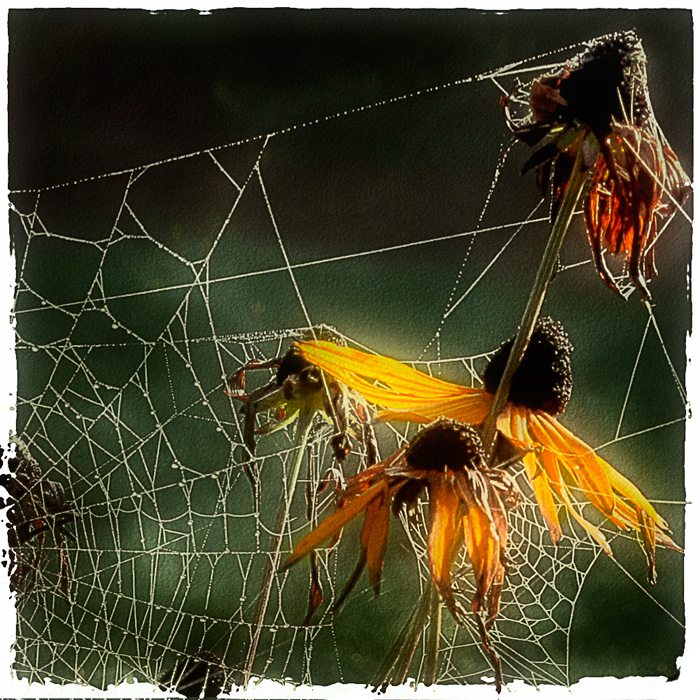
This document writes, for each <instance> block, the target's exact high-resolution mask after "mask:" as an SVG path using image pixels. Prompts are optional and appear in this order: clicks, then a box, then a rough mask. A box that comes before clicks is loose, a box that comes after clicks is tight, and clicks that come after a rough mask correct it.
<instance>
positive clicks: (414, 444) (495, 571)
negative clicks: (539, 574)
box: [281, 419, 519, 687]
mask: <svg viewBox="0 0 700 700" xmlns="http://www.w3.org/2000/svg"><path fill="white" fill-rule="evenodd" d="M423 490H427V493H428V503H429V506H428V508H429V532H428V547H427V549H428V560H429V568H430V575H431V578H432V581H433V583H434V585H435V588H436V589H437V590H438V592H439V593H440V595H441V596H442V598H443V600H444V601H445V604H446V605H447V608H448V609H449V610H450V612H451V614H452V615H453V617H454V618H455V619H456V620H457V622H460V623H461V621H462V620H461V617H462V616H463V615H464V614H465V612H464V610H463V609H462V608H461V607H460V606H459V604H458V603H457V601H456V600H455V596H454V592H453V589H452V581H451V570H452V566H453V564H454V562H455V559H456V558H457V555H458V553H459V551H460V549H461V548H462V547H463V546H466V549H467V554H468V556H469V560H470V561H471V564H472V568H473V572H474V579H475V584H476V592H475V594H474V597H473V599H472V603H471V607H472V610H473V612H474V613H475V616H476V619H477V622H478V625H479V629H480V633H481V639H482V644H483V646H484V649H485V650H486V652H487V653H488V654H489V656H490V657H491V659H492V661H493V663H494V669H495V671H496V685H497V687H500V683H501V672H500V662H499V659H498V657H497V655H496V654H495V653H494V651H493V649H492V648H491V646H490V643H489V639H488V635H487V628H488V626H489V625H490V623H492V622H493V620H494V619H495V618H496V616H497V615H498V611H499V609H500V604H501V589H502V587H503V582H504V578H505V574H506V548H507V542H508V521H507V517H506V512H507V511H508V510H510V509H512V508H514V507H516V506H517V505H518V503H519V491H518V489H517V486H516V485H515V482H514V481H513V479H512V477H511V476H510V475H509V474H508V473H507V472H506V471H505V470H503V469H498V468H496V469H489V468H487V466H486V456H485V454H484V450H483V448H482V445H481V438H480V435H479V432H478V431H477V430H476V429H475V428H474V427H472V426H469V425H465V424H463V423H458V422H456V421H451V420H447V419H440V420H437V421H435V422H434V423H432V424H431V425H430V426H428V427H426V428H424V429H423V430H421V431H420V432H419V433H418V434H417V435H416V436H415V437H414V438H413V440H412V441H411V443H410V444H409V445H408V447H407V448H403V449H401V450H399V451H398V452H397V453H395V454H394V455H392V456H391V457H390V458H388V459H386V460H384V461H383V462H381V463H380V464H377V465H376V466H374V467H370V468H369V469H366V470H365V471H363V472H360V473H359V474H358V475H357V476H354V477H351V478H349V479H348V482H347V487H346V488H345V489H344V490H343V491H342V492H341V493H340V495H339V498H338V501H337V508H336V510H335V512H334V513H333V514H332V515H330V516H329V517H328V518H326V519H325V520H324V521H323V522H321V523H320V525H318V527H316V528H315V529H314V530H313V531H312V532H310V533H309V534H308V535H306V537H304V538H303V539H302V540H301V541H300V542H299V543H298V544H297V545H296V547H295V548H294V550H293V552H292V553H291V554H290V555H289V556H288V557H287V559H286V561H285V562H284V564H283V565H282V567H281V568H282V570H284V569H287V568H289V567H290V566H292V565H293V564H295V563H297V562H298V561H300V560H301V559H303V558H304V557H305V556H307V555H308V554H311V553H312V552H314V551H315V550H316V549H317V548H318V547H321V546H322V545H324V544H326V543H327V542H332V541H334V540H335V539H336V538H337V536H338V535H339V534H340V531H341V530H342V529H343V528H344V527H345V526H346V525H347V524H348V523H349V522H350V521H351V520H353V519H354V518H356V517H358V516H359V515H360V514H361V513H364V523H363V526H362V531H361V533H360V557H359V561H358V563H357V566H356V568H355V571H354V572H353V574H352V576H351V577H350V580H349V581H348V584H347V586H346V587H345V590H344V591H343V592H342V593H341V595H340V597H339V599H338V601H337V602H336V606H335V607H336V608H337V607H338V606H339V605H340V604H341V603H342V602H343V601H344V600H345V598H346V597H347V595H348V593H349V592H350V591H351V590H352V588H353V587H354V586H355V584H356V583H357V581H358V579H359V578H360V576H361V574H362V572H363V571H364V569H365V568H367V570H368V575H369V582H370V584H371V586H372V588H373V589H374V591H375V592H376V593H377V594H379V589H380V585H381V578H382V571H383V568H384V557H385V554H386V547H387V539H388V534H389V521H390V514H391V511H393V512H394V514H398V513H399V511H400V510H401V508H402V507H403V506H404V505H408V506H411V505H413V504H415V503H416V502H417V499H418V496H419V495H420V493H421V492H422V491H423ZM481 611H485V612H486V614H487V621H486V623H484V622H483V621H482V619H481V617H480V613H481Z"/></svg>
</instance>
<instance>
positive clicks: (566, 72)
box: [505, 31, 691, 299]
mask: <svg viewBox="0 0 700 700" xmlns="http://www.w3.org/2000/svg"><path fill="white" fill-rule="evenodd" d="M520 89H521V87H520V86H519V85H518V86H516V92H518V91H519V90H520ZM527 98H528V99H527V102H528V103H529V109H530V111H529V114H528V115H527V116H526V117H525V118H523V119H514V118H513V117H512V116H511V114H510V105H511V104H512V101H511V100H510V98H509V99H508V100H506V101H505V103H506V105H507V107H508V110H507V113H506V114H507V120H508V123H509V126H510V127H511V128H512V129H513V131H514V134H515V137H516V138H517V139H518V140H520V141H523V142H524V143H526V144H527V145H529V146H538V147H539V148H538V150H537V151H536V152H535V153H534V154H533V155H532V156H531V157H530V158H529V159H528V161H527V162H526V163H525V165H524V167H523V172H527V171H528V170H531V169H535V170H536V173H537V183H538V186H539V188H540V190H541V192H542V194H543V196H544V195H545V194H546V193H547V191H548V190H551V195H552V218H553V219H554V218H555V217H556V214H557V212H558V210H559V206H560V204H561V201H562V199H563V196H564V193H565V192H566V190H567V188H568V186H569V181H570V178H571V175H572V171H573V168H574V167H575V163H577V162H578V163H580V165H579V166H578V167H581V168H583V169H584V170H590V172H591V173H592V174H591V181H590V188H589V191H588V195H587V196H586V200H585V202H584V211H585V221H586V229H587V232H588V238H589V242H590V244H591V250H592V252H593V260H594V263H595V265H596V268H597V270H598V272H599V274H600V276H601V277H602V279H603V280H604V281H605V283H606V284H607V285H608V286H609V287H610V288H611V289H613V290H615V291H616V292H618V293H622V292H621V287H620V285H619V284H618V282H617V281H616V280H615V279H614V277H613V275H612V273H611V272H610V270H609V268H608V266H607V263H606V260H605V253H606V252H607V253H608V254H609V255H612V256H619V257H621V258H622V259H623V263H624V265H625V268H626V273H627V275H628V277H629V280H630V282H631V283H632V284H633V285H634V286H635V287H636V288H637V289H638V290H639V291H640V293H641V295H642V297H643V298H645V299H646V298H648V296H649V294H648V289H647V284H646V283H647V281H648V280H649V279H651V278H652V277H653V276H655V275H656V267H655V264H654V248H655V244H656V239H657V237H658V225H659V221H660V220H668V219H669V218H670V217H671V216H672V215H673V214H674V213H675V211H676V209H677V207H679V206H682V205H683V203H684V202H685V201H686V199H687V198H688V196H689V195H690V191H691V189H690V183H689V179H688V176H687V175H686V174H685V172H684V171H683V169H682V167H681V165H680V163H679V161H678V158H677V156H676V155H675V153H674V152H673V151H672V150H671V148H670V147H669V146H668V144H667V143H666V142H665V139H664V136H663V134H662V133H661V131H660V129H659V128H658V126H657V124H656V122H655V120H654V118H653V113H652V109H651V101H650V99H649V92H648V88H647V77H646V56H645V54H644V49H643V48H642V44H641V41H640V39H639V37H638V36H637V34H636V33H635V32H634V31H629V32H620V33H616V34H611V35H609V36H606V37H603V38H601V39H597V40H594V41H592V42H590V43H589V44H588V46H587V48H586V49H585V50H584V51H583V52H582V53H580V54H579V55H577V56H575V57H574V58H573V59H571V60H570V61H569V62H567V64H566V65H565V66H564V68H563V69H562V70H561V71H559V72H558V73H556V74H554V75H546V76H542V77H540V78H537V79H536V80H534V81H533V82H532V84H531V86H530V87H529V94H528V95H527ZM521 101H524V100H522V98H521Z"/></svg>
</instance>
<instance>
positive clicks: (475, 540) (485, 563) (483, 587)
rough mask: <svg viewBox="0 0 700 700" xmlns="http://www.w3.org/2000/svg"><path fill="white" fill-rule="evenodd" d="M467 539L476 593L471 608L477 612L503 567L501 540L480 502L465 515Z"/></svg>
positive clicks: (465, 534)
mask: <svg viewBox="0 0 700 700" xmlns="http://www.w3.org/2000/svg"><path fill="white" fill-rule="evenodd" d="M462 525H463V528H464V541H465V543H466V545H467V553H468V554H469V559H470V560H471V563H472V566H473V568H474V578H475V579H476V595H475V596H474V599H473V600H472V610H473V611H474V612H478V611H479V610H481V609H482V608H483V607H484V601H485V599H486V596H487V594H488V592H489V590H490V588H491V585H492V584H493V582H494V579H495V577H496V574H497V572H498V570H499V568H500V567H501V542H500V537H499V535H498V532H497V530H496V525H495V523H494V521H493V520H492V519H491V518H490V517H489V516H488V514H487V513H486V511H485V510H484V509H483V508H481V507H480V506H477V505H474V506H472V507H471V508H469V509H468V510H467V514H466V515H465V516H464V517H463V518H462Z"/></svg>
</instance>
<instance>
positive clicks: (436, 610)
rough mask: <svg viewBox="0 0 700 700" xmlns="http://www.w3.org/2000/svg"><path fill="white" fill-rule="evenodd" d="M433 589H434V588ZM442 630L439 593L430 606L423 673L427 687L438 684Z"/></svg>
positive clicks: (434, 595) (434, 596)
mask: <svg viewBox="0 0 700 700" xmlns="http://www.w3.org/2000/svg"><path fill="white" fill-rule="evenodd" d="M431 583H432V582H431ZM431 587H432V588H434V586H431ZM441 629H442V605H441V604H440V597H439V596H438V595H437V592H435V594H433V596H432V600H431V606H430V627H428V643H427V649H426V659H425V671H424V672H423V682H424V683H425V685H434V684H435V683H436V682H437V675H438V651H439V650H440V630H441Z"/></svg>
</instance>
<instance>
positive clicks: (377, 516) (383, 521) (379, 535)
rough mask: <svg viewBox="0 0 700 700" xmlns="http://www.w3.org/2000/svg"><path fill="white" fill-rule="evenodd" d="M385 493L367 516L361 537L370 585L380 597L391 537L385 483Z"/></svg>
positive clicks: (385, 484) (387, 488)
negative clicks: (387, 547)
mask: <svg viewBox="0 0 700 700" xmlns="http://www.w3.org/2000/svg"><path fill="white" fill-rule="evenodd" d="M382 485H383V486H384V489H383V493H382V494H381V495H380V496H378V497H377V498H375V499H374V500H373V501H372V502H371V503H370V504H369V506H367V512H366V514H365V522H364V525H363V527H362V533H361V535H360V543H361V545H362V549H363V550H364V551H365V552H366V558H367V572H368V574H369V583H370V585H371V586H372V589H373V590H374V592H375V593H376V594H377V595H379V588H380V585H381V581H382V571H383V570H384V555H385V554H386V544H387V539H388V536H389V487H388V485H387V483H386V482H385V481H383V482H382Z"/></svg>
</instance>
